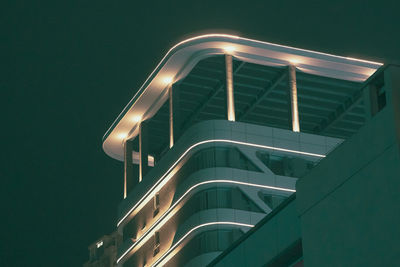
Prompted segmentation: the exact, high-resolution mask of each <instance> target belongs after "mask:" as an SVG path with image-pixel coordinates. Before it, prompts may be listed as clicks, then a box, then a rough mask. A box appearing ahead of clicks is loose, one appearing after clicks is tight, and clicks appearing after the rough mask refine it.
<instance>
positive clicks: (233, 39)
mask: <svg viewBox="0 0 400 267" xmlns="http://www.w3.org/2000/svg"><path fill="white" fill-rule="evenodd" d="M213 37H215V38H227V40H220V42H232V45H229V46H228V47H229V48H228V51H227V47H226V46H225V47H224V46H222V47H221V54H223V53H224V52H225V53H226V52H231V53H232V52H234V51H235V47H234V46H233V45H236V44H238V45H243V44H242V43H241V42H250V44H244V45H247V46H251V47H256V46H257V45H267V46H273V47H277V48H284V49H291V50H292V51H297V52H305V53H312V54H315V55H321V56H328V57H332V58H336V59H341V60H346V61H353V62H360V63H365V64H371V65H373V66H371V68H378V67H380V66H382V65H383V63H380V62H373V61H368V60H362V59H357V58H352V57H343V56H337V55H332V54H328V53H322V52H318V51H313V50H307V49H301V48H295V47H291V46H285V45H279V44H273V43H269V42H264V41H258V40H254V39H249V38H242V37H239V36H235V35H229V34H215V33H214V34H204V35H200V36H196V37H192V38H188V39H186V40H183V41H181V42H179V43H178V44H176V45H174V46H173V47H172V48H171V49H169V50H168V52H167V53H166V54H165V56H164V57H163V58H162V59H161V61H160V62H159V63H158V64H157V66H156V67H155V68H154V70H153V71H152V72H151V74H150V75H149V76H148V77H147V79H146V80H145V82H144V83H143V84H142V86H141V87H140V89H139V90H138V91H137V92H136V94H135V95H134V97H133V98H132V99H131V101H130V102H129V103H128V105H127V107H126V108H128V107H129V109H130V108H131V107H132V106H133V105H134V104H135V103H136V102H137V100H138V99H139V98H138V95H140V94H142V93H143V92H144V90H145V89H147V87H146V88H145V86H146V84H148V83H149V81H150V80H151V79H155V78H156V76H157V75H156V73H157V72H158V71H161V66H162V65H163V64H164V63H165V62H166V61H167V59H168V58H169V57H170V56H172V55H171V54H172V53H173V52H174V50H176V49H177V48H178V47H179V46H182V45H184V44H186V43H189V42H192V41H196V40H201V39H207V38H213ZM166 79H167V78H165V77H164V78H163V82H164V84H165V85H166V86H168V84H166V82H168V81H172V80H173V78H172V77H168V79H167V80H166ZM133 101H134V103H132V102H133ZM126 108H124V109H123V110H122V111H121V112H120V114H119V115H118V117H117V119H116V120H115V121H114V122H113V123H112V125H111V126H110V127H109V129H108V130H107V131H106V133H105V135H104V136H103V140H104V143H105V142H106V140H107V139H108V137H109V135H111V133H112V131H113V129H114V128H116V127H117V125H118V124H119V123H120V122H121V121H122V119H123V116H124V115H125V113H126V114H128V113H129V112H126ZM117 135H118V133H117ZM121 135H125V133H123V134H121ZM120 139H121V137H120ZM104 143H103V146H104ZM106 153H107V151H106ZM113 155H114V154H113ZM115 156H116V155H115Z"/></svg>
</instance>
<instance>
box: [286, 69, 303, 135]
mask: <svg viewBox="0 0 400 267" xmlns="http://www.w3.org/2000/svg"><path fill="white" fill-rule="evenodd" d="M288 71H289V95H290V121H291V127H292V131H293V132H300V122H299V107H298V104H297V82H296V66H294V65H289V66H288Z"/></svg>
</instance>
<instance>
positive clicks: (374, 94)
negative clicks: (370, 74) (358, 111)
mask: <svg viewBox="0 0 400 267" xmlns="http://www.w3.org/2000/svg"><path fill="white" fill-rule="evenodd" d="M363 98H364V110H365V120H366V121H369V120H370V119H371V118H372V117H373V116H374V115H375V114H376V113H378V111H379V106H378V90H377V88H376V85H375V84H373V83H370V84H368V85H367V86H366V87H365V88H364V91H363Z"/></svg>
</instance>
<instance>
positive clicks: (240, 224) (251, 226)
mask: <svg viewBox="0 0 400 267" xmlns="http://www.w3.org/2000/svg"><path fill="white" fill-rule="evenodd" d="M216 224H224V225H235V226H242V227H249V228H253V227H254V225H252V224H245V223H237V222H210V223H204V224H201V225H198V226H196V227H194V228H192V229H191V230H190V231H189V232H187V233H186V234H185V235H184V236H183V237H182V238H181V239H179V241H178V242H176V243H175V244H174V245H173V246H172V247H171V248H170V249H168V251H167V252H165V253H164V254H163V255H162V256H161V257H160V258H159V259H158V260H157V261H156V262H155V263H154V264H152V265H151V266H152V267H153V266H154V267H155V266H158V265H159V264H160V263H162V261H163V260H164V259H165V257H167V256H168V254H169V253H171V251H173V250H174V249H175V248H176V247H177V246H178V245H179V244H180V243H182V242H183V240H185V238H186V237H187V236H188V235H190V234H191V233H193V232H194V231H196V230H197V229H199V228H201V227H206V226H210V225H216Z"/></svg>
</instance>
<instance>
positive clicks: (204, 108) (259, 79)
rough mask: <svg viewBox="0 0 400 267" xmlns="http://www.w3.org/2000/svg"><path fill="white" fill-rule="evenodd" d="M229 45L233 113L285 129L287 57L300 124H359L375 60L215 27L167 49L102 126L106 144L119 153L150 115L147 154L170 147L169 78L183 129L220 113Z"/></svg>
mask: <svg viewBox="0 0 400 267" xmlns="http://www.w3.org/2000/svg"><path fill="white" fill-rule="evenodd" d="M227 46H229V47H230V48H233V49H234V50H235V52H234V53H232V55H233V58H234V61H233V64H234V66H233V72H234V96H235V109H236V121H242V122H247V123H254V124H259V125H266V126H272V127H278V128H284V129H289V125H290V123H289V113H288V112H289V109H288V89H287V88H288V77H287V73H288V71H287V65H288V64H291V63H290V62H289V61H291V60H294V61H295V62H296V63H295V64H296V76H297V87H298V105H299V117H300V129H301V131H302V132H308V133H316V134H321V135H328V136H334V137H340V138H347V137H349V136H351V135H352V134H353V133H355V132H356V131H357V130H358V129H359V128H360V127H361V126H362V125H363V123H364V110H363V102H362V98H361V97H360V96H361V87H362V86H363V81H365V80H366V79H367V78H369V77H370V76H371V75H372V74H373V73H374V72H375V71H376V70H377V69H378V68H379V67H380V66H381V64H380V63H374V62H368V61H362V60H356V59H349V58H343V57H338V56H333V55H327V54H322V53H319V52H313V51H307V50H301V49H296V48H290V47H284V46H280V45H274V44H269V43H263V42H259V41H254V40H248V39H242V38H238V37H229V36H225V35H216V36H214V35H213V36H206V37H199V38H193V39H192V40H188V41H184V42H182V43H180V44H178V45H177V46H175V47H174V48H172V49H171V50H170V52H168V54H167V55H166V56H165V57H164V59H163V60H162V61H161V62H160V64H159V65H158V66H157V68H156V69H155V70H154V72H153V73H152V74H151V75H150V77H149V78H148V79H147V80H146V82H145V83H144V85H143V86H142V88H140V90H139V91H138V93H137V94H136V95H135V96H134V98H133V99H132V100H131V101H130V102H129V104H128V105H127V107H126V108H125V109H124V110H123V112H122V113H121V114H120V116H119V117H118V118H117V120H116V121H115V122H114V124H113V125H112V126H111V128H110V129H109V130H108V132H107V133H106V135H105V137H104V140H103V141H104V143H103V148H104V150H105V152H106V153H107V154H109V155H110V156H112V157H114V158H116V159H119V160H122V159H123V146H122V143H123V140H124V138H135V136H136V135H137V132H138V129H137V127H136V126H137V121H136V120H137V118H139V119H142V120H144V119H146V120H147V121H149V127H150V131H149V132H150V134H151V137H150V138H151V140H152V142H151V144H150V153H151V154H154V155H160V154H162V152H163V151H164V150H165V149H167V148H168V131H169V126H168V118H169V111H168V101H166V100H167V98H168V95H167V93H166V92H167V87H168V85H167V84H166V83H165V80H166V78H167V79H168V80H169V79H172V81H173V83H174V86H177V87H178V90H179V92H180V101H179V103H180V105H179V114H180V116H181V121H182V123H183V129H186V128H188V127H189V126H191V125H193V124H194V123H196V122H198V121H202V120H209V119H225V118H226V115H225V114H226V112H225V106H226V101H225V61H224V56H223V54H224V53H226V51H224V48H226V47H227ZM217 48H218V49H217Z"/></svg>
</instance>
